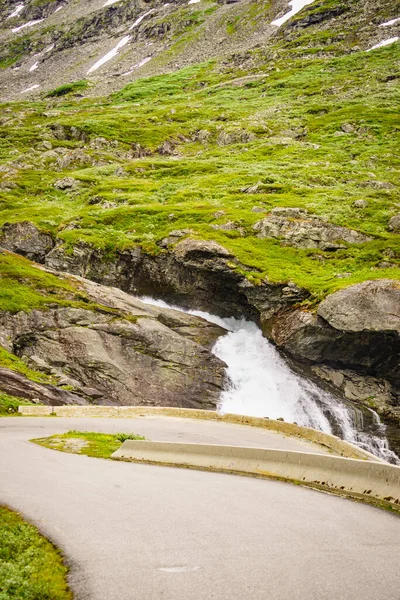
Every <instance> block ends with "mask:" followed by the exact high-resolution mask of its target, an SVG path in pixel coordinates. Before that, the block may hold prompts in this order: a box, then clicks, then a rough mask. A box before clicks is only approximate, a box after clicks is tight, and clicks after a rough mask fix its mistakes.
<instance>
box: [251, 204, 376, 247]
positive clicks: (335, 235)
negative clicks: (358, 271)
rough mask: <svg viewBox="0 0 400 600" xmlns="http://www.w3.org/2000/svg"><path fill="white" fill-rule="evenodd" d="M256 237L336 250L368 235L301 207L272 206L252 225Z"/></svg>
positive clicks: (362, 240) (356, 242) (295, 245)
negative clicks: (272, 207)
mask: <svg viewBox="0 0 400 600" xmlns="http://www.w3.org/2000/svg"><path fill="white" fill-rule="evenodd" d="M253 229H254V231H256V232H257V234H258V235H257V237H260V238H278V239H281V240H282V243H283V244H284V245H287V246H293V247H295V248H320V249H321V250H339V249H341V248H345V247H346V244H360V243H362V242H368V241H370V240H371V238H370V237H368V236H367V235H364V234H363V233H359V232H358V231H354V230H353V229H347V228H346V227H340V226H338V225H333V224H332V223H328V222H327V221H324V220H323V219H321V218H320V217H318V216H317V215H313V214H310V213H309V212H308V211H307V210H304V209H301V208H274V209H273V210H272V211H271V213H270V214H269V215H268V216H266V217H265V218H264V219H261V221H257V223H255V225H254V226H253Z"/></svg>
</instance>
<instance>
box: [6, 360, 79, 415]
mask: <svg viewBox="0 0 400 600" xmlns="http://www.w3.org/2000/svg"><path fill="white" fill-rule="evenodd" d="M0 390H1V391H2V392H5V393H6V394H10V395H11V396H16V397H17V398H26V399H27V400H38V401H39V402H40V403H41V404H47V405H48V406H60V405H62V404H86V401H85V400H84V399H83V398H82V397H80V396H78V395H77V394H73V393H71V392H69V391H67V390H63V389H62V388H58V387H56V386H55V385H50V384H45V383H36V382H35V381H31V380H30V379H28V378H27V377H25V376H24V375H21V373H16V372H15V371H12V370H11V369H5V368H4V367H0Z"/></svg>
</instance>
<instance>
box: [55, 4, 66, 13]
mask: <svg viewBox="0 0 400 600" xmlns="http://www.w3.org/2000/svg"><path fill="white" fill-rule="evenodd" d="M62 8H64V7H63V6H59V7H58V8H56V10H55V11H54V12H55V13H56V12H58V11H59V10H61V9H62Z"/></svg>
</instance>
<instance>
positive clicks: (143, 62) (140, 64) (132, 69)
mask: <svg viewBox="0 0 400 600" xmlns="http://www.w3.org/2000/svg"><path fill="white" fill-rule="evenodd" d="M149 60H151V56H147V57H146V58H144V59H143V60H141V61H140V62H138V63H136V65H133V67H132V68H131V69H130V70H129V71H127V72H126V73H122V77H125V76H126V75H130V74H131V73H133V71H135V70H136V69H139V68H140V67H143V65H145V64H146V63H148V62H149Z"/></svg>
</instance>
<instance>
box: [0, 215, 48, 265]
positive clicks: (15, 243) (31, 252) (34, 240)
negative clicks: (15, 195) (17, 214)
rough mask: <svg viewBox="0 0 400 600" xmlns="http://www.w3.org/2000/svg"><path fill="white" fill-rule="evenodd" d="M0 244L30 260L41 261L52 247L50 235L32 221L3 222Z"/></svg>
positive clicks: (0, 230) (0, 231)
mask: <svg viewBox="0 0 400 600" xmlns="http://www.w3.org/2000/svg"><path fill="white" fill-rule="evenodd" d="M0 246H1V247H2V248H5V249H6V250H10V251H11V252H16V253H17V254H21V255H22V256H26V257H27V258H29V259H30V260H34V261H36V262H43V261H44V259H45V256H46V254H47V253H48V252H50V250H51V249H52V248H53V247H54V241H53V238H52V237H51V235H49V234H48V233H44V232H43V231H40V229H38V228H37V227H36V226H35V225H33V223H30V222H29V221H21V222H19V223H5V224H4V225H3V227H2V228H1V229H0Z"/></svg>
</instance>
